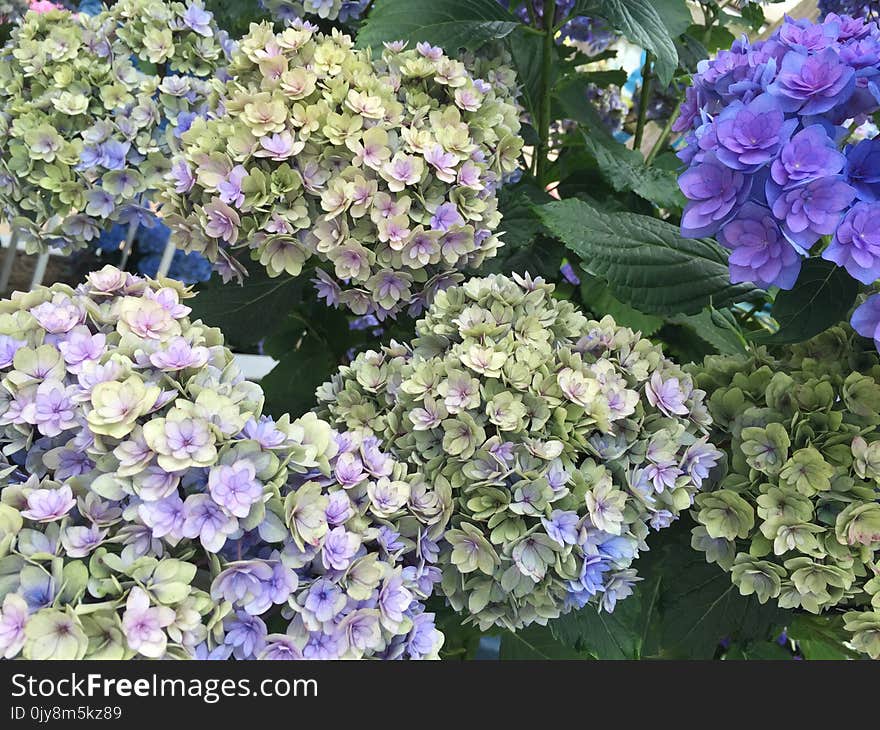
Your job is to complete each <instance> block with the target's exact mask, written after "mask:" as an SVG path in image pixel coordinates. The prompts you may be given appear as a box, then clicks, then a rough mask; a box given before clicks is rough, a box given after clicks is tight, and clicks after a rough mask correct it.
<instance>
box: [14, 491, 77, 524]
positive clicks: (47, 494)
mask: <svg viewBox="0 0 880 730" xmlns="http://www.w3.org/2000/svg"><path fill="white" fill-rule="evenodd" d="M75 506H76V500H75V499H74V498H73V491H72V490H71V488H70V487H69V486H68V485H67V484H65V485H63V486H61V487H59V488H58V489H35V490H34V491H32V492H31V493H30V494H28V496H27V509H26V510H22V513H21V516H22V517H25V518H26V519H29V520H33V521H34V522H54V521H55V520H60V519H61V518H62V517H64V515H66V514H67V513H68V512H70V510H72V509H73V508H74V507H75Z"/></svg>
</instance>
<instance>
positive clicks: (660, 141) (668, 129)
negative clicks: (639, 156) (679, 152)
mask: <svg viewBox="0 0 880 730" xmlns="http://www.w3.org/2000/svg"><path fill="white" fill-rule="evenodd" d="M679 109H681V102H678V104H676V105H675V110H674V111H673V112H672V114H670V115H669V119H667V120H666V124H664V125H663V130H662V131H661V132H660V136H659V137H658V138H657V141H656V142H655V143H654V146H653V147H652V148H651V151H650V152H649V153H648V156H647V157H646V158H645V164H646V165H650V164H651V163H652V162H653V161H654V158H655V157H657V155H658V154H659V153H660V150H662V149H663V147H664V146H665V145H666V141H667V140H668V139H669V135H670V134H671V133H672V125H673V124H674V123H675V120H676V118H677V117H678V112H679Z"/></svg>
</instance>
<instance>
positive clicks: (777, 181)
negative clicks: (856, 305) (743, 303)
mask: <svg viewBox="0 0 880 730" xmlns="http://www.w3.org/2000/svg"><path fill="white" fill-rule="evenodd" d="M878 110H880V25H878V24H877V23H876V22H869V21H866V20H865V19H863V18H855V17H848V16H847V15H846V14H845V13H842V14H840V15H837V14H834V13H829V14H827V16H826V17H825V20H824V21H823V22H820V23H814V22H812V21H809V20H805V19H800V20H795V19H792V18H788V17H786V18H785V19H784V21H783V23H782V24H781V26H780V27H779V28H778V29H777V30H776V31H775V32H774V33H773V35H772V36H770V37H769V38H768V39H766V40H760V41H756V42H750V41H748V40H747V39H745V38H743V39H740V40H737V41H735V42H734V43H733V44H732V46H731V48H730V50H729V51H724V50H723V51H720V52H719V53H718V54H717V56H716V57H715V58H712V59H708V60H706V61H701V62H700V63H699V64H698V72H697V73H696V74H695V76H694V78H693V84H692V86H691V88H689V89H688V90H687V91H686V96H685V101H684V103H683V104H682V109H681V113H680V115H679V117H678V119H677V120H676V122H675V124H674V129H675V130H677V131H679V132H680V133H681V134H682V135H683V138H684V140H685V146H684V147H683V148H682V149H680V150H679V152H678V154H679V157H680V159H682V160H683V161H685V163H686V164H687V166H688V169H687V170H686V171H685V172H684V173H683V174H682V175H681V177H680V179H679V183H680V186H681V189H682V192H683V193H684V194H685V197H686V198H687V199H688V204H687V206H686V208H685V211H684V214H683V216H682V223H681V230H682V234H683V235H685V236H692V237H697V236H703V235H711V234H718V238H719V241H720V242H721V243H722V244H723V245H725V246H726V247H727V248H728V249H730V251H731V254H730V271H731V280H732V281H733V282H739V281H752V282H754V283H756V284H759V285H761V286H770V285H775V286H780V287H783V288H789V287H791V286H793V285H794V283H795V281H796V279H797V277H798V275H799V270H800V263H801V262H800V258H799V256H798V255H797V254H800V255H803V256H805V255H809V254H808V252H809V251H810V250H811V249H812V248H813V247H814V245H815V244H816V243H817V242H818V241H819V240H820V239H821V238H823V237H831V236H833V240H832V241H831V243H830V244H829V245H828V247H827V249H826V250H825V251H824V252H823V254H822V255H823V256H824V258H826V259H828V260H830V261H834V262H836V263H838V264H839V265H840V266H842V267H844V268H845V269H846V270H847V272H848V273H849V274H850V275H851V276H852V277H853V278H855V279H858V280H859V281H860V282H862V283H872V282H873V281H875V280H876V279H877V276H878V274H880V269H878V267H877V266H875V255H874V254H875V252H874V246H875V245H876V243H875V239H874V234H873V232H872V231H871V228H870V227H871V225H872V222H873V220H874V215H873V209H872V208H871V207H870V206H868V205H867V204H871V203H874V202H876V201H878V200H880V138H875V139H861V140H860V141H859V136H860V135H862V134H864V124H863V122H864V121H865V120H866V119H867V118H869V117H870V116H871V115H872V114H874V113H876V112H877V111H878ZM853 136H855V139H856V141H855V142H853V143H851V144H848V145H847V144H846V143H847V142H848V141H849V140H850V139H851V138H852V137H853ZM738 175H739V177H737V176H738ZM782 237H784V239H785V240H787V241H788V242H789V243H790V244H791V246H792V247H793V249H794V250H793V251H792V250H790V249H789V248H788V247H786V245H785V243H784V241H783V240H782Z"/></svg>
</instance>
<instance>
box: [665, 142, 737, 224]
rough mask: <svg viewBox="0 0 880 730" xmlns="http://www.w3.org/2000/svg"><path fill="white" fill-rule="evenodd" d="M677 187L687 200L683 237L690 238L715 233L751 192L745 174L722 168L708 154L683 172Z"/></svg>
mask: <svg viewBox="0 0 880 730" xmlns="http://www.w3.org/2000/svg"><path fill="white" fill-rule="evenodd" d="M678 184H679V185H680V186H681V190H682V192H683V193H684V195H685V197H686V198H687V199H688V201H689V202H688V204H687V205H686V206H685V209H684V213H683V215H682V218H681V229H682V234H683V235H685V236H690V237H699V236H705V235H709V234H712V233H715V232H717V231H718V229H719V228H720V227H721V225H722V224H723V223H724V222H725V221H726V220H728V219H729V218H731V217H732V215H733V214H734V213H735V211H736V209H737V208H738V207H739V206H741V205H742V204H743V203H744V202H745V200H746V198H747V197H748V195H749V192H750V190H751V178H750V177H749V176H748V175H745V174H744V173H742V172H740V171H738V170H733V169H731V168H729V167H727V166H725V165H724V164H722V163H721V161H720V160H719V159H718V158H717V157H716V156H715V155H714V154H711V153H709V154H707V155H705V156H704V157H703V160H702V162H700V163H699V164H697V165H695V166H694V167H692V168H690V169H689V170H686V171H685V172H684V173H682V175H681V176H680V177H679V178H678Z"/></svg>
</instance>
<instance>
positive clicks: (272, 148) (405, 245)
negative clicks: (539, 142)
mask: <svg viewBox="0 0 880 730" xmlns="http://www.w3.org/2000/svg"><path fill="white" fill-rule="evenodd" d="M404 46H405V44H389V47H387V48H386V49H385V50H384V51H383V52H382V53H381V54H377V55H374V54H373V53H372V52H371V51H369V50H358V49H355V48H354V47H353V41H352V40H351V38H349V37H348V36H346V35H342V34H340V33H338V32H334V33H333V34H332V35H322V34H320V33H317V32H316V31H314V30H312V29H311V28H310V27H309V26H305V25H302V24H300V25H299V27H290V28H287V29H286V30H284V31H283V32H281V33H278V34H276V33H275V32H274V30H273V28H272V26H271V25H270V24H268V23H264V24H261V25H257V24H254V25H252V26H251V30H250V32H249V33H248V35H247V36H246V37H245V38H243V39H242V40H241V42H240V44H239V47H238V50H237V52H236V53H235V54H234V56H233V59H232V62H231V63H230V66H229V69H228V71H229V74H230V76H231V80H230V81H228V82H227V83H226V84H225V86H224V87H223V88H222V89H221V93H222V101H221V106H220V109H219V110H218V113H217V116H216V118H213V119H209V120H199V119H197V120H195V121H194V122H193V125H192V127H191V128H190V129H189V131H188V132H186V133H185V134H184V135H183V143H184V145H183V152H182V155H181V156H179V157H177V158H176V159H175V161H174V164H173V166H172V172H171V176H170V185H169V189H168V190H167V193H166V196H165V198H166V206H165V209H166V211H167V213H168V214H167V216H166V218H167V221H168V222H169V225H170V226H171V228H172V236H173V240H174V241H175V242H176V243H177V245H178V246H179V247H181V248H184V249H186V250H189V251H198V252H200V253H203V254H205V255H206V256H207V257H208V258H209V259H210V260H211V261H213V262H214V263H215V266H216V267H217V268H218V270H220V271H221V272H222V273H224V274H225V275H227V276H233V275H241V274H242V273H243V272H242V267H241V264H240V263H239V262H237V261H236V260H235V259H234V258H233V254H234V250H235V249H238V248H247V249H250V253H251V257H252V258H253V259H254V260H257V261H259V262H260V263H261V264H262V265H263V266H265V267H266V269H267V271H268V273H269V275H270V276H279V275H281V274H288V275H290V276H298V275H300V274H301V273H302V271H303V269H304V267H306V266H307V265H310V266H314V265H315V264H318V265H320V266H321V267H322V268H321V269H319V271H318V279H317V280H316V284H318V289H319V293H320V295H321V296H322V297H324V298H326V299H327V301H328V303H329V304H332V305H343V306H345V307H347V308H348V309H350V310H351V311H353V312H354V313H356V314H376V315H377V316H379V317H380V318H382V317H385V316H388V315H394V314H396V313H397V312H399V311H401V310H403V309H406V308H407V307H409V308H410V311H411V312H413V313H417V312H419V311H421V308H422V307H423V306H424V305H425V303H426V302H427V301H429V300H430V299H431V297H432V296H433V294H434V292H436V291H437V290H439V289H442V288H445V287H446V286H449V285H450V284H451V283H453V282H454V281H456V280H459V279H460V278H461V277H460V275H459V274H456V273H455V272H457V270H459V269H462V268H464V267H466V266H479V265H480V263H481V262H482V261H484V260H485V259H486V258H488V257H491V256H493V255H494V254H495V251H496V249H497V248H498V246H499V245H500V243H501V242H500V240H499V238H498V235H497V234H496V233H495V229H496V228H497V226H498V224H499V222H500V219H501V216H500V213H499V212H498V201H497V197H496V189H497V187H498V185H499V184H500V182H501V178H502V176H503V175H504V174H505V173H508V172H511V171H512V170H514V169H515V168H516V165H517V158H518V156H519V153H520V149H521V147H522V139H521V138H520V137H519V128H520V124H519V114H518V111H517V109H516V107H515V106H514V105H513V104H512V103H511V100H510V99H509V98H508V94H509V93H510V87H509V86H508V85H507V84H509V82H510V79H509V78H508V77H507V76H505V75H503V74H500V73H499V74H496V77H497V78H496V83H490V82H489V81H487V80H485V79H480V78H476V77H474V76H473V75H472V74H471V73H469V72H468V69H467V68H466V67H465V65H464V64H463V63H462V62H460V61H456V60H453V59H450V58H448V57H447V56H445V55H444V54H443V52H442V51H441V50H440V49H438V48H432V47H431V46H427V45H426V44H419V46H418V48H416V49H411V50H406V49H405V47H404ZM312 259H314V261H312Z"/></svg>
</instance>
